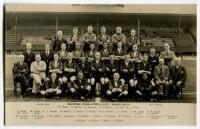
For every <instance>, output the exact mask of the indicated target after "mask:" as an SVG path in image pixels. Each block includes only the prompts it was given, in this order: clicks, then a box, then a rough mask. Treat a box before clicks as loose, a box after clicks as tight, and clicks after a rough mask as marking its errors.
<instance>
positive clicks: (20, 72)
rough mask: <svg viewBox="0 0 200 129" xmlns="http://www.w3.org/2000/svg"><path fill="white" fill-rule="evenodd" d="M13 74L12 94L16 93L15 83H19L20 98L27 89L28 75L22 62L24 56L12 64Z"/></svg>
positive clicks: (26, 67)
mask: <svg viewBox="0 0 200 129" xmlns="http://www.w3.org/2000/svg"><path fill="white" fill-rule="evenodd" d="M13 72H14V75H13V77H14V94H15V95H16V93H17V85H16V83H17V82H19V83H20V84H21V97H23V96H24V94H25V93H26V91H27V87H28V80H27V76H28V73H29V70H28V65H27V64H26V63H25V62H24V55H20V56H19V61H18V62H17V63H15V64H14V68H13Z"/></svg>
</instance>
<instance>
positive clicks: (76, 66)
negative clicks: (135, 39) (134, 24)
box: [14, 43, 186, 101]
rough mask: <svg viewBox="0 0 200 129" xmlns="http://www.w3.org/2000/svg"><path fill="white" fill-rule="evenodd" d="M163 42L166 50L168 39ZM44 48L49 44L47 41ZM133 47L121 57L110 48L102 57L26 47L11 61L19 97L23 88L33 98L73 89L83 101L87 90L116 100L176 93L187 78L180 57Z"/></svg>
mask: <svg viewBox="0 0 200 129" xmlns="http://www.w3.org/2000/svg"><path fill="white" fill-rule="evenodd" d="M63 46H64V45H63ZM61 47H62V45H61ZM164 47H165V49H166V50H169V45H168V44H166V45H165V46H164ZM26 48H27V50H31V48H32V45H31V43H27V45H26ZM45 48H46V49H48V48H49V45H46V46H45ZM135 48H136V50H137V45H133V53H129V54H125V55H123V56H117V55H116V54H115V53H114V54H113V53H111V54H109V56H108V57H102V53H101V52H95V53H94V57H93V58H92V57H82V56H75V52H68V53H67V54H66V56H65V58H62V56H61V54H60V53H59V52H56V53H54V54H53V59H52V60H48V61H47V60H46V59H44V53H46V55H48V51H45V52H43V53H41V54H40V53H37V54H33V53H32V52H31V53H32V54H31V53H30V52H29V54H28V51H26V52H24V53H23V54H22V55H20V58H19V62H17V63H15V65H14V77H15V80H16V81H18V82H20V83H21V85H22V88H21V95H22V96H24V95H25V94H26V92H27V89H31V90H32V94H33V97H35V96H37V94H38V93H39V94H42V95H44V96H46V97H49V96H52V94H54V95H53V97H56V98H60V97H61V96H62V95H66V94H71V95H72V96H73V97H75V98H79V99H82V100H83V99H85V98H86V97H87V96H88V95H91V96H100V95H101V96H107V97H109V98H111V99H114V100H118V99H124V98H126V97H127V95H128V96H129V97H131V98H132V97H134V98H136V99H137V100H142V99H147V100H151V101H156V100H158V99H159V98H160V97H158V96H160V95H162V97H163V98H168V97H177V95H178V94H179V92H180V89H181V87H183V86H184V85H185V80H186V70H185V68H184V67H183V66H182V65H180V58H177V57H176V58H174V57H173V58H172V59H169V58H167V51H166V50H165V51H163V52H161V54H160V58H159V57H158V56H156V54H155V49H154V48H152V49H151V50H150V54H149V55H147V54H144V55H143V56H142V55H141V54H137V53H139V52H138V51H136V52H137V53H134V52H135ZM27 54H28V55H29V57H30V56H31V55H34V58H35V60H33V61H31V58H28V56H27ZM133 55H136V56H137V58H133ZM139 56H140V57H139ZM63 57H64V56H63ZM28 60H29V61H31V62H29V61H28ZM172 61H174V63H175V65H172V63H171V62H172ZM28 63H29V64H28ZM165 64H166V65H165ZM29 75H30V76H29ZM30 78H32V79H33V85H32V86H30V83H29V81H28V80H30ZM161 89H162V91H161ZM15 90H16V87H15V89H14V91H15ZM51 93H52V94H51Z"/></svg>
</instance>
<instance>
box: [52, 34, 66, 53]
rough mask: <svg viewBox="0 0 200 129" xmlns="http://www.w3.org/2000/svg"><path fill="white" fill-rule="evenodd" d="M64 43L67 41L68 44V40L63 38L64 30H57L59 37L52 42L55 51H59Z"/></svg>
mask: <svg viewBox="0 0 200 129" xmlns="http://www.w3.org/2000/svg"><path fill="white" fill-rule="evenodd" d="M62 43H65V44H66V46H67V41H66V39H64V38H63V33H62V31H58V32H57V37H56V39H55V40H54V41H53V44H52V49H53V51H54V52H57V51H59V50H60V49H61V44H62Z"/></svg>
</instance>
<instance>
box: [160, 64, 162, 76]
mask: <svg viewBox="0 0 200 129" xmlns="http://www.w3.org/2000/svg"><path fill="white" fill-rule="evenodd" d="M160 76H161V78H162V66H161V67H160Z"/></svg>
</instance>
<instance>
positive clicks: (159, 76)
mask: <svg viewBox="0 0 200 129" xmlns="http://www.w3.org/2000/svg"><path fill="white" fill-rule="evenodd" d="M154 76H155V84H156V87H157V92H158V94H159V95H162V96H164V98H167V97H168V88H169V67H168V66H167V65H164V59H163V58H160V59H159V64H158V65H157V66H156V67H155V69H154ZM160 91H162V92H163V93H162V92H160Z"/></svg>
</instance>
